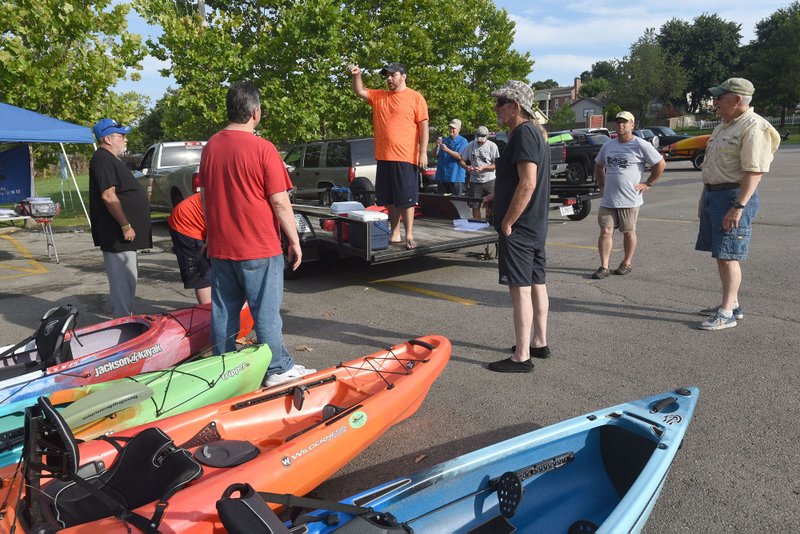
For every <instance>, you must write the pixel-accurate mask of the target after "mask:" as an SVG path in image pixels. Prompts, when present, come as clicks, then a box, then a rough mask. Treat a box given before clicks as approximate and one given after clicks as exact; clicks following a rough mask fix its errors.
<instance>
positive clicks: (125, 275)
mask: <svg viewBox="0 0 800 534" xmlns="http://www.w3.org/2000/svg"><path fill="white" fill-rule="evenodd" d="M93 131H94V136H95V137H96V138H97V144H98V148H97V150H96V151H95V153H94V155H93V156H92V160H91V161H90V162H89V217H90V222H91V225H92V238H93V239H94V244H95V245H96V246H99V247H100V250H102V251H103V261H104V263H105V267H106V274H107V275H108V285H109V289H110V294H111V313H112V316H113V317H114V318H117V317H124V316H126V315H131V314H132V313H133V299H134V298H135V296H136V280H137V278H138V265H137V256H136V251H137V250H139V249H144V248H150V247H152V246H153V237H152V234H151V233H150V203H149V201H148V200H147V193H146V192H145V190H144V188H143V187H142V186H141V184H139V182H138V181H136V178H134V177H133V174H132V173H131V171H130V170H128V168H127V167H126V166H125V164H124V163H122V161H121V160H120V159H119V158H120V156H121V155H122V154H124V153H125V150H126V148H127V146H128V139H127V138H126V137H125V136H126V135H127V134H128V133H129V132H130V131H131V128H130V126H123V125H121V124H119V123H118V122H117V121H115V120H112V119H101V120H100V121H99V122H98V123H97V124H95V125H94V128H93Z"/></svg>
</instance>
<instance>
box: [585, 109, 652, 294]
mask: <svg viewBox="0 0 800 534" xmlns="http://www.w3.org/2000/svg"><path fill="white" fill-rule="evenodd" d="M615 120H616V123H617V126H616V131H617V138H616V139H612V140H611V141H608V142H607V143H606V144H604V145H603V147H602V148H601V149H600V152H599V153H598V154H597V158H595V162H594V175H595V177H596V178H597V185H598V187H599V188H600V193H601V194H602V195H603V199H602V200H601V201H600V212H599V213H598V215H597V222H598V223H599V225H600V237H599V238H598V240H597V249H598V252H599V253H600V267H599V268H598V269H597V270H596V271H595V272H594V273H593V274H592V278H594V279H597V280H599V279H602V278H605V277H606V276H608V275H609V274H611V271H610V270H609V268H608V265H609V259H610V257H611V247H612V246H613V236H614V229H615V228H618V229H619V231H620V232H622V235H623V236H624V237H623V249H624V252H625V256H624V258H623V259H622V262H621V263H620V264H619V267H617V268H616V269H614V274H620V275H625V274H628V273H630V272H631V269H632V265H633V253H634V251H635V250H636V243H637V236H636V220H637V218H638V217H639V206H641V205H642V204H643V203H644V200H643V199H642V193H643V192H645V191H649V190H650V188H651V187H653V184H655V182H656V180H658V178H659V177H660V176H661V173H663V172H664V167H666V165H667V164H666V162H665V161H664V158H663V157H662V156H661V154H659V153H658V151H657V150H656V149H655V148H654V147H653V145H651V144H650V143H648V142H647V141H645V140H644V139H641V138H639V137H636V136H634V135H633V127H634V124H635V121H634V118H633V114H631V113H630V112H628V111H620V112H619V113H617V116H616V118H615ZM645 164H648V165H650V167H651V169H650V176H649V177H648V178H647V180H646V181H644V182H642V176H643V175H644V166H645Z"/></svg>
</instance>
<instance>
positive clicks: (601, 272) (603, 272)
mask: <svg viewBox="0 0 800 534" xmlns="http://www.w3.org/2000/svg"><path fill="white" fill-rule="evenodd" d="M609 274H611V271H609V270H608V269H606V268H605V267H600V268H599V269H597V270H596V271H595V272H593V273H592V278H594V279H595V280H602V279H603V278H605V277H606V276H608V275H609Z"/></svg>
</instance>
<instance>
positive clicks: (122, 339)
mask: <svg viewBox="0 0 800 534" xmlns="http://www.w3.org/2000/svg"><path fill="white" fill-rule="evenodd" d="M149 329H150V326H149V325H147V324H145V323H141V322H138V321H131V322H128V323H122V324H118V325H115V326H110V327H108V328H102V329H100V330H95V331H93V332H87V333H85V334H83V335H82V336H81V338H80V340H78V343H76V344H74V346H73V347H72V353H73V355H74V356H75V358H80V357H81V356H86V355H87V354H92V353H95V352H99V351H101V350H105V349H107V348H109V347H115V346H117V345H121V344H122V343H126V342H128V341H130V340H132V339H135V338H137V337H139V336H141V335H142V334H144V333H145V332H147V331H148V330H149Z"/></svg>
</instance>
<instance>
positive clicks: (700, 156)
mask: <svg viewBox="0 0 800 534" xmlns="http://www.w3.org/2000/svg"><path fill="white" fill-rule="evenodd" d="M705 159H706V151H705V150H700V151H698V152H695V153H694V155H693V156H692V166H694V168H695V170H698V171H699V170H701V167H702V165H703V162H704V161H705Z"/></svg>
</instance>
